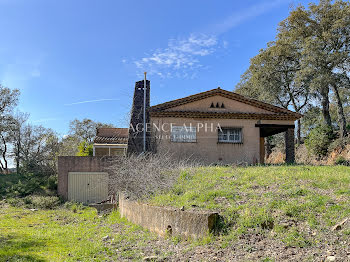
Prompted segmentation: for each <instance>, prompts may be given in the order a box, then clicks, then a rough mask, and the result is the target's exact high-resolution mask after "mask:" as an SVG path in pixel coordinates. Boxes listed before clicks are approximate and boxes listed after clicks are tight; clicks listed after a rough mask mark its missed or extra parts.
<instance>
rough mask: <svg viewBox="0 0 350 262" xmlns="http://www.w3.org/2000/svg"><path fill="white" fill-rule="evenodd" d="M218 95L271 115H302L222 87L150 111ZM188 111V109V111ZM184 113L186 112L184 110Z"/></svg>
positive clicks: (298, 116)
mask: <svg viewBox="0 0 350 262" xmlns="http://www.w3.org/2000/svg"><path fill="white" fill-rule="evenodd" d="M216 95H220V96H223V97H226V98H229V99H232V100H236V101H238V102H241V103H245V104H248V105H251V106H254V107H257V108H261V109H265V110H267V111H270V112H271V113H272V114H271V115H279V116H284V117H286V116H288V117H289V118H293V119H294V120H296V119H299V118H301V117H302V115H301V114H299V113H296V112H293V111H290V110H288V109H285V108H281V107H278V106H274V105H271V104H267V103H264V102H261V101H258V100H255V99H251V98H248V97H245V96H242V95H240V94H237V93H234V92H230V91H227V90H223V89H221V88H216V89H212V90H209V91H206V92H202V93H198V94H195V95H191V96H187V97H184V98H180V99H176V100H172V101H169V102H166V103H163V104H159V105H155V106H152V107H150V112H151V115H153V116H155V115H157V114H158V112H159V113H160V112H162V113H165V111H164V110H166V109H169V108H172V107H176V106H180V105H184V104H187V103H191V102H194V101H198V100H201V99H204V98H208V97H212V96H216ZM177 112H178V113H179V112H180V111H177ZM186 112H188V111H186ZM167 113H168V112H167ZM182 113H184V112H182ZM189 113H190V114H191V115H192V117H193V115H194V113H196V115H199V114H207V115H209V114H215V113H212V112H210V113H206V112H202V113H200V112H189ZM219 114H224V113H217V116H218V115H219ZM229 114H231V115H232V117H233V114H235V113H234V112H231V113H229ZM237 114H242V115H243V114H244V115H246V117H248V116H247V115H254V117H256V116H255V115H257V114H254V113H247V114H245V113H237ZM158 115H159V114H158ZM177 115H179V114H177ZM258 115H260V114H258ZM265 115H269V114H265ZM248 118H250V117H248Z"/></svg>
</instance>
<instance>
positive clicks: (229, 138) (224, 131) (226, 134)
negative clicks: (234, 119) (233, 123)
mask: <svg viewBox="0 0 350 262" xmlns="http://www.w3.org/2000/svg"><path fill="white" fill-rule="evenodd" d="M218 142H219V143H231V144H242V143H243V128H241V127H222V128H221V130H220V129H218Z"/></svg>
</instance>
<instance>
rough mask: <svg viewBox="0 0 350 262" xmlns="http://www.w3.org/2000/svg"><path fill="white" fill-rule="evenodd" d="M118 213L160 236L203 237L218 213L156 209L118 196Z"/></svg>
mask: <svg viewBox="0 0 350 262" xmlns="http://www.w3.org/2000/svg"><path fill="white" fill-rule="evenodd" d="M119 211H120V214H121V216H122V217H125V218H127V219H128V220H129V221H130V222H132V223H134V224H138V225H140V226H142V227H144V228H147V229H149V230H150V231H153V232H156V233H157V234H159V235H161V236H165V235H167V234H173V235H180V236H183V237H192V238H198V237H204V236H206V235H207V234H208V232H212V231H213V230H214V229H215V226H216V224H217V222H218V218H219V216H218V213H216V212H207V211H190V210H189V211H181V210H180V209H174V208H167V207H157V206H151V205H147V204H142V203H138V202H136V201H131V200H128V199H125V198H124V196H123V194H119Z"/></svg>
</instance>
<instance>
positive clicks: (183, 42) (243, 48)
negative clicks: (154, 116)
mask: <svg viewBox="0 0 350 262" xmlns="http://www.w3.org/2000/svg"><path fill="white" fill-rule="evenodd" d="M299 3H301V4H303V5H306V3H307V2H306V1H288V0H263V1H258V0H256V1H252V0H246V1H212V0H211V1H207V0H192V1H188V0H187V1H183V0H176V1H166V0H157V1H156V0H154V1H153V0H150V1H145V0H143V1H136V0H133V1H126V0H123V1H117V0H101V1H96V0H74V1H73V0H60V1H54V0H0V28H1V41H0V83H1V84H3V85H5V86H7V87H10V88H18V89H20V90H21V97H20V106H19V109H20V110H21V111H25V112H29V113H30V121H31V122H32V123H33V124H40V125H43V126H45V127H50V128H53V129H54V130H56V131H57V132H58V133H59V134H60V135H64V134H66V133H67V131H68V125H69V121H70V120H73V119H74V118H78V119H83V118H90V119H93V120H96V121H101V122H108V123H112V124H115V125H116V126H120V127H122V126H124V127H125V126H127V125H128V120H127V115H128V112H129V110H130V107H131V103H132V96H133V89H134V83H135V81H138V80H142V79H143V72H144V71H147V72H148V77H147V78H148V79H150V80H151V104H158V103H162V102H165V101H169V100H173V99H176V98H180V97H184V96H187V95H191V94H194V93H197V92H201V91H205V90H209V89H213V88H216V87H218V86H220V87H222V88H224V89H227V90H233V89H234V87H235V85H236V84H237V83H238V81H239V78H240V75H241V74H242V73H243V72H244V71H245V70H246V69H247V67H248V66H249V59H250V58H251V57H253V56H254V55H256V54H257V53H258V51H259V49H261V48H264V47H265V46H266V43H267V42H269V41H272V40H274V37H275V35H276V29H277V25H278V23H279V22H280V21H281V20H283V19H285V18H286V17H287V16H288V13H289V11H290V8H291V7H292V6H297V5H298V4H299Z"/></svg>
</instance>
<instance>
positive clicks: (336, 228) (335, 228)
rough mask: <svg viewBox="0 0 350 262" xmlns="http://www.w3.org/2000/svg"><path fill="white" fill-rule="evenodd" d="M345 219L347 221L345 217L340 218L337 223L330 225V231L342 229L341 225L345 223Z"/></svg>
mask: <svg viewBox="0 0 350 262" xmlns="http://www.w3.org/2000/svg"><path fill="white" fill-rule="evenodd" d="M346 221H348V218H345V219H344V220H342V221H341V222H340V223H338V224H336V225H335V226H334V227H332V231H335V230H340V229H342V226H343V225H344V224H345V223H346Z"/></svg>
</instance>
